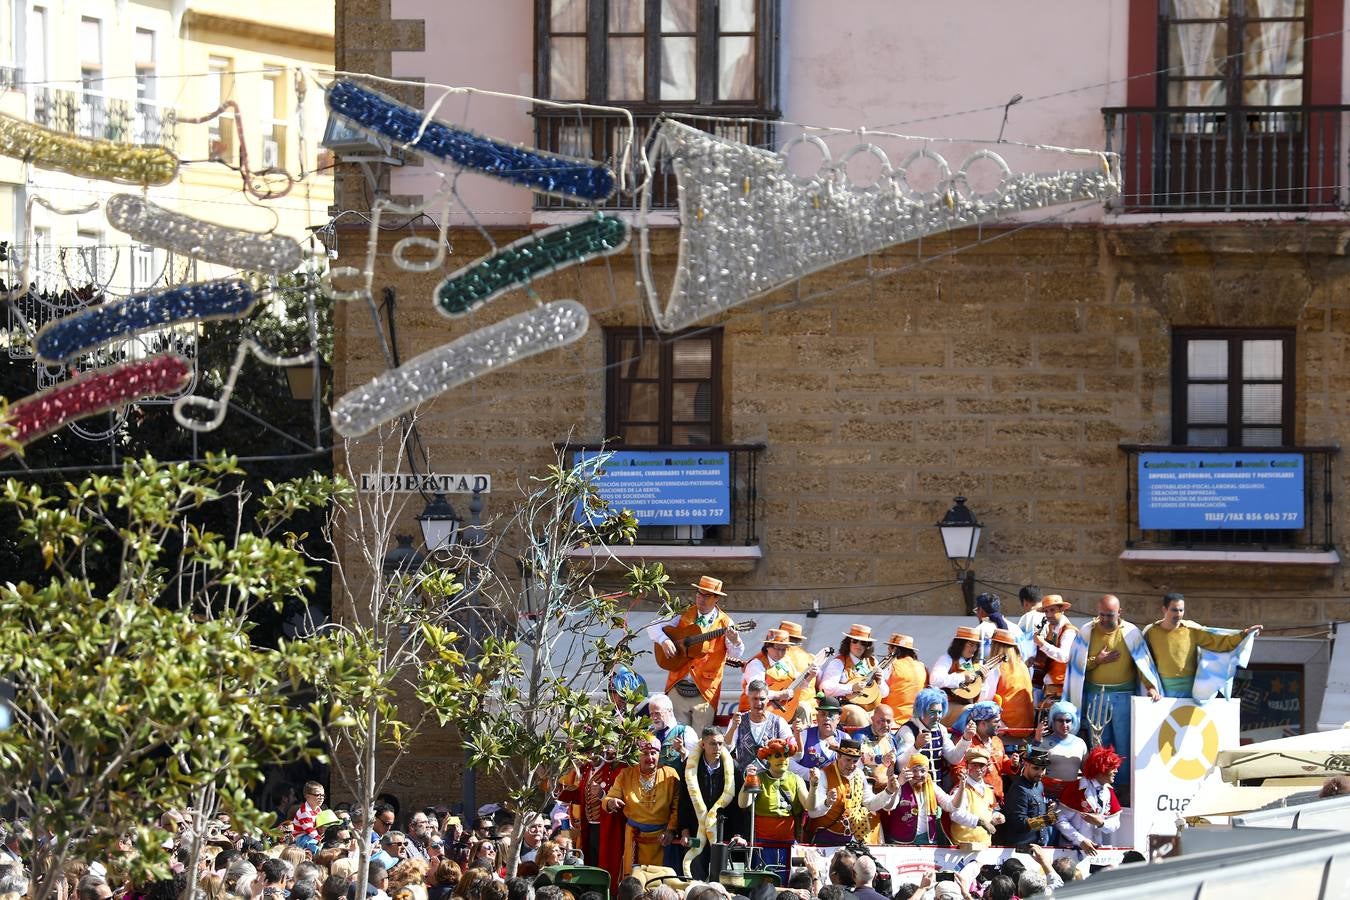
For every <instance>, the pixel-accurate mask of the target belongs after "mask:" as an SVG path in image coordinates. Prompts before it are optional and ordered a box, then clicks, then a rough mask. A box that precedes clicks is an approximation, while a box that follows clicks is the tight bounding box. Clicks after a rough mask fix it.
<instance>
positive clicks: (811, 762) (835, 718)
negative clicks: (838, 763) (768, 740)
mask: <svg viewBox="0 0 1350 900" xmlns="http://www.w3.org/2000/svg"><path fill="white" fill-rule="evenodd" d="M840 737H841V735H840V733H839V701H838V700H836V699H834V698H833V697H821V698H820V700H819V701H817V703H816V724H815V725H813V726H812V727H810V728H807V729H803V728H802V727H801V725H800V724H798V723H795V722H794V723H793V726H792V739H793V742H794V743H795V744H796V745H797V755H796V756H794V757H793V758H792V763H791V767H792V771H794V772H796V773H797V774H798V775H800V776H801V777H802V778H809V777H810V775H811V770H812V769H819V768H820V767H821V766H827V765H829V764H830V763H832V762H834V758H835V756H836V754H837V753H838V750H839V738H840Z"/></svg>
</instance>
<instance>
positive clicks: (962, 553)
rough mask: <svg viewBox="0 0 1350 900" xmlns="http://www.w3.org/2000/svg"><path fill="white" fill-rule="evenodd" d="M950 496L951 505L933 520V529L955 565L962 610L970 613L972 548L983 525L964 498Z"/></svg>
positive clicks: (973, 588) (976, 543) (972, 578)
mask: <svg viewBox="0 0 1350 900" xmlns="http://www.w3.org/2000/svg"><path fill="white" fill-rule="evenodd" d="M954 499H955V501H956V503H955V505H954V506H953V507H952V508H951V509H949V510H947V514H946V515H945V516H943V517H942V521H941V522H938V523H937V529H938V533H939V534H941V535H942V545H943V547H944V548H945V549H946V551H947V558H948V559H950V560H951V561H952V565H954V566H956V580H957V581H958V582H960V583H961V593H962V595H963V596H964V597H965V601H966V612H970V610H971V609H972V608H973V607H974V605H975V568H974V564H975V550H976V548H977V547H978V546H979V545H980V532H981V531H983V530H984V526H983V525H981V524H980V522H979V520H978V519H976V518H975V513H973V512H971V511H970V508H969V507H967V506H966V498H965V497H956V498H954Z"/></svg>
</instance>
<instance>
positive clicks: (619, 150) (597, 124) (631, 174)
mask: <svg viewBox="0 0 1350 900" xmlns="http://www.w3.org/2000/svg"><path fill="white" fill-rule="evenodd" d="M658 118H659V115H658V114H657V113H645V114H644V113H633V128H634V129H635V130H636V131H637V138H636V140H635V142H634V147H635V148H639V147H642V146H644V145H646V144H648V143H649V142H650V140H651V136H652V126H653V125H654V124H655V123H656V120H657V119H658ZM680 121H681V122H684V123H685V124H687V125H690V126H691V127H694V128H700V129H702V130H704V131H706V132H708V133H709V134H715V135H717V136H719V137H725V138H727V139H729V140H733V141H739V142H740V143H743V144H750V145H751V146H754V147H773V146H774V122H773V120H772V119H768V118H741V119H737V120H736V121H710V120H706V119H697V118H690V119H681V120H680ZM534 134H535V144H536V146H537V147H538V148H539V149H540V150H548V151H549V152H552V153H561V154H564V155H566V156H575V157H579V158H581V159H594V160H600V161H603V162H608V163H609V164H610V165H611V166H613V167H614V168H615V171H616V172H617V171H618V168H619V167H620V166H624V167H625V169H626V172H625V174H626V176H627V178H626V183H627V184H629V185H634V186H636V185H639V184H641V180H642V175H643V173H642V171H641V167H640V164H639V162H638V160H637V159H636V158H633V157H636V155H637V154H636V153H634V154H630V155H629V156H630V158H628V159H624V155H625V154H624V148H625V146H626V145H627V142H628V120H627V119H625V118H624V117H623V116H620V115H613V114H606V115H599V114H595V113H589V112H588V113H578V112H577V111H576V110H555V109H536V110H535V111H534ZM652 163H653V166H654V167H655V171H653V172H652V175H651V177H652V202H651V205H652V209H674V208H676V207H677V206H679V187H678V185H677V184H676V181H675V173H674V172H672V171H670V170H669V169H668V168H666V167H665V166H662V165H661V164H660V161H659V160H652ZM637 204H638V198H637V196H636V195H624V194H622V193H616V194H615V195H614V196H613V197H611V198H610V199H609V200H608V201H606V202H605V203H604V204H602V206H603V207H604V208H606V209H622V208H629V209H631V208H636V206H637ZM534 206H535V209H576V208H577V206H576V204H575V203H574V202H569V201H567V200H564V199H562V198H559V197H549V196H544V195H542V194H536V195H535V203H534Z"/></svg>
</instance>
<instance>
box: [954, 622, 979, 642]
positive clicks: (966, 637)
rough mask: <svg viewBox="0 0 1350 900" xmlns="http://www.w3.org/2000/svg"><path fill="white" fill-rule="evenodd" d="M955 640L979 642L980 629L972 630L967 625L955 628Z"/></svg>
mask: <svg viewBox="0 0 1350 900" xmlns="http://www.w3.org/2000/svg"><path fill="white" fill-rule="evenodd" d="M956 640H958V641H978V640H980V629H978V628H972V627H970V626H969V625H957V626H956Z"/></svg>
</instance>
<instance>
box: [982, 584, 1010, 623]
mask: <svg viewBox="0 0 1350 900" xmlns="http://www.w3.org/2000/svg"><path fill="white" fill-rule="evenodd" d="M975 605H976V606H978V607H979V608H980V609H982V610H984V614H985V615H987V616H988V617H989V618H990V619H992V620H993V622H994V624H995V625H997V626H998V627H999V628H1002V629H1004V630H1005V631H1006V630H1007V629H1008V620H1007V619H1005V618H1003V602H1002V601H1001V600H999V599H998V594H995V593H994V592H993V591H988V592H986V593H983V594H981V595H980V596H978V597H976V598H975Z"/></svg>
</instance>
